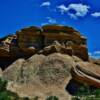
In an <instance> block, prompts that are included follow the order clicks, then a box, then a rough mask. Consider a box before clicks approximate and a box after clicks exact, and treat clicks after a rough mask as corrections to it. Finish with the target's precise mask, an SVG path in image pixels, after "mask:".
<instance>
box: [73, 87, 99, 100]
mask: <svg viewBox="0 0 100 100" xmlns="http://www.w3.org/2000/svg"><path fill="white" fill-rule="evenodd" d="M72 100H100V89H94V90H93V89H91V88H90V87H89V86H82V87H80V88H79V90H78V92H77V93H76V95H75V97H73V98H72Z"/></svg>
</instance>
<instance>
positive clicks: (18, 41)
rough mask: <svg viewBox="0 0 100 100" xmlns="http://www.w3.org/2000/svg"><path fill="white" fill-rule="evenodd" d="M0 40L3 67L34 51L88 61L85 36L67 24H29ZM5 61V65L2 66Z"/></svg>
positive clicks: (34, 52) (0, 56) (27, 56)
mask: <svg viewBox="0 0 100 100" xmlns="http://www.w3.org/2000/svg"><path fill="white" fill-rule="evenodd" d="M0 40H1V42H0V45H1V46H0V66H1V67H2V68H4V69H5V68H6V67H7V66H8V65H9V64H11V63H13V61H15V60H17V59H18V58H25V59H27V58H29V57H31V56H32V55H34V54H36V53H43V54H45V55H49V54H51V53H54V52H59V53H63V54H69V55H71V56H72V55H75V56H77V57H79V58H81V59H83V60H84V61H88V49H87V43H86V42H87V40H86V38H85V37H83V36H81V34H80V33H79V32H78V31H76V30H75V29H73V28H71V27H68V26H61V25H46V26H43V27H41V28H38V27H35V26H31V27H29V28H24V29H21V30H20V31H17V32H16V34H15V35H11V36H8V37H6V38H3V39H0ZM55 41H56V43H54V42H55ZM8 58H9V59H8ZM1 62H2V63H1ZM5 62H6V63H7V65H5V66H4V64H5Z"/></svg>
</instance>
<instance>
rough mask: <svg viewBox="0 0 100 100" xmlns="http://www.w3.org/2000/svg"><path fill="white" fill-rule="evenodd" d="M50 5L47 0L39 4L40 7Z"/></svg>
mask: <svg viewBox="0 0 100 100" xmlns="http://www.w3.org/2000/svg"><path fill="white" fill-rule="evenodd" d="M50 5H51V3H50V2H49V1H47V2H43V3H42V4H41V5H40V6H41V7H44V6H46V7H48V6H50Z"/></svg>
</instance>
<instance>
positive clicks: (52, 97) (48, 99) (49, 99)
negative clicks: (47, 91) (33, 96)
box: [46, 96, 59, 100]
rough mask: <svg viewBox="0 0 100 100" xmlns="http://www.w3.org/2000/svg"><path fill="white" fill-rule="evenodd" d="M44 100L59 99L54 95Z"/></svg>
mask: <svg viewBox="0 0 100 100" xmlns="http://www.w3.org/2000/svg"><path fill="white" fill-rule="evenodd" d="M46 100H59V99H58V97H56V96H50V97H48V98H47V99H46Z"/></svg>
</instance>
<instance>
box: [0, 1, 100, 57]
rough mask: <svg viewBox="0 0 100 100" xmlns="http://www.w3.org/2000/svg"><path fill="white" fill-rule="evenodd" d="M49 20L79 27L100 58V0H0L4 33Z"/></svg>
mask: <svg viewBox="0 0 100 100" xmlns="http://www.w3.org/2000/svg"><path fill="white" fill-rule="evenodd" d="M45 24H63V25H68V26H72V27H74V28H75V29H77V30H79V31H80V32H81V33H82V34H83V35H84V36H86V37H87V39H88V48H89V54H90V55H91V56H95V57H97V58H100V44H99V43H100V1H99V0H0V37H3V36H5V35H6V34H9V33H15V32H16V31H17V30H19V29H21V28H24V27H28V26H32V25H36V26H41V25H45Z"/></svg>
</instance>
